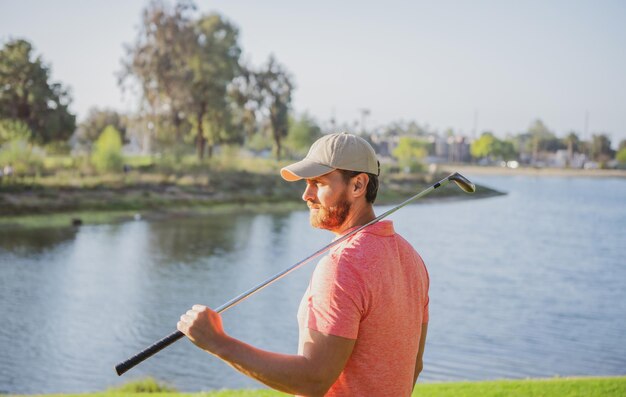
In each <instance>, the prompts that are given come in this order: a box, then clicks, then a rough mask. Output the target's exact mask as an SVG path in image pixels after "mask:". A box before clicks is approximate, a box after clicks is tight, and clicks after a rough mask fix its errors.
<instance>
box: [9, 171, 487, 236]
mask: <svg viewBox="0 0 626 397" xmlns="http://www.w3.org/2000/svg"><path fill="white" fill-rule="evenodd" d="M443 177H445V175H443V174H442V175H437V176H428V175H419V174H416V175H399V174H396V175H386V176H384V177H382V178H381V180H380V183H381V186H380V190H379V197H378V199H377V204H393V203H400V202H401V201H402V200H404V199H406V198H408V197H410V196H412V195H414V194H415V193H417V192H419V191H420V190H422V189H424V188H426V187H427V186H430V185H431V184H432V183H434V182H435V181H436V180H438V179H439V178H443ZM303 190H304V182H302V181H301V182H296V183H287V182H285V181H283V180H282V179H281V178H280V177H279V176H278V170H273V169H271V170H267V169H265V168H261V167H260V168H259V170H258V171H250V170H248V169H244V170H241V169H221V170H202V169H199V170H195V171H194V172H185V173H183V172H172V173H154V172H137V171H134V172H130V173H127V174H111V175H100V176H81V175H55V176H50V177H41V178H37V179H33V180H24V181H14V182H13V183H11V184H4V185H1V186H0V228H1V227H3V228H7V227H25V228H38V227H62V226H69V225H71V224H72V222H73V221H75V222H78V223H81V224H97V223H113V222H118V221H125V220H131V219H135V218H137V217H141V218H144V219H146V218H148V219H150V218H162V217H168V216H184V215H194V216H195V215H202V214H211V213H214V212H222V213H223V212H228V211H237V212H241V211H261V212H268V211H277V210H280V211H289V210H293V209H304V208H305V207H304V205H303V204H302V201H301V195H302V191H303ZM497 194H499V192H496V191H494V190H491V189H489V188H487V187H483V186H479V187H478V190H477V192H476V194H474V195H472V196H467V195H465V194H464V193H462V192H461V191H460V190H459V189H456V188H454V187H446V188H443V189H441V190H438V191H437V192H435V193H433V194H432V195H430V196H429V197H428V198H427V199H441V198H443V197H446V198H449V197H453V198H454V197H463V198H469V197H473V198H479V197H487V196H493V195H497Z"/></svg>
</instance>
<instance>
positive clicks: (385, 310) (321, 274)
mask: <svg viewBox="0 0 626 397" xmlns="http://www.w3.org/2000/svg"><path fill="white" fill-rule="evenodd" d="M428 286H429V278H428V272H427V270H426V267H425V266H424V262H423V261H422V258H421V257H420V256H419V255H418V254H417V252H415V250H414V249H413V247H411V245H410V244H409V243H408V242H407V241H406V240H405V239H403V238H402V237H400V236H399V235H398V234H396V233H395V231H394V229H393V224H392V222H391V221H380V222H377V223H375V224H373V225H371V226H368V227H366V228H365V229H363V230H362V231H360V232H358V233H357V234H355V235H354V236H352V237H351V238H349V239H348V240H346V241H344V242H343V243H341V244H339V245H338V246H336V247H334V248H332V249H331V250H330V252H329V254H328V255H327V256H325V257H323V258H322V259H321V260H320V262H319V263H318V264H317V267H316V268H315V271H314V272H313V276H312V278H311V282H310V284H309V288H308V289H307V291H306V293H305V294H304V296H303V298H302V301H301V302H300V308H299V310H298V324H299V328H300V332H301V333H302V330H303V329H304V328H310V329H313V330H316V331H319V332H322V333H324V334H330V335H336V336H341V337H344V338H349V339H356V340H357V341H356V344H355V346H354V349H353V351H352V355H351V356H350V358H349V359H348V362H347V363H346V366H345V368H344V370H343V371H342V372H341V374H340V375H339V378H338V379H337V381H336V382H335V383H334V384H333V386H332V387H331V389H330V390H329V392H328V394H327V396H393V397H398V396H409V395H410V394H411V391H412V389H413V375H414V371H415V359H416V357H417V351H418V348H419V343H420V335H421V327H422V323H427V322H428ZM299 351H302V346H299Z"/></svg>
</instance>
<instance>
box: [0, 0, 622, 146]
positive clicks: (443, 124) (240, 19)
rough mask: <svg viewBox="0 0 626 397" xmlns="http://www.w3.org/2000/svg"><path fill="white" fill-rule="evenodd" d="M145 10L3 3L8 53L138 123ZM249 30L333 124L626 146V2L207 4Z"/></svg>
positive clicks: (64, 1) (139, 6) (85, 3)
mask: <svg viewBox="0 0 626 397" xmlns="http://www.w3.org/2000/svg"><path fill="white" fill-rule="evenodd" d="M147 4H148V1H144V0H108V1H104V0H102V1H95V0H55V1H44V0H38V1H37V0H20V1H12V0H0V42H2V43H4V42H6V41H7V40H8V39H10V38H25V39H27V40H29V41H30V42H31V43H32V44H33V45H34V47H35V51H36V53H37V54H38V55H41V56H42V58H43V60H44V61H45V62H46V63H47V64H48V65H50V66H51V70H52V80H54V81H59V82H61V83H62V84H63V85H64V86H66V87H70V88H71V92H72V97H73V103H72V106H71V110H72V111H74V112H75V113H76V114H77V116H78V119H79V120H82V119H83V118H84V117H85V116H86V114H87V111H88V110H89V109H90V108H92V107H98V108H112V109H116V110H118V111H124V112H131V111H136V109H137V108H138V106H137V103H138V98H136V97H132V96H130V95H128V94H126V95H123V94H122V91H121V90H120V89H119V87H118V85H117V79H116V77H115V73H116V72H117V71H119V70H120V69H121V59H122V58H123V57H124V56H125V50H124V45H125V44H130V43H132V42H133V41H134V40H135V38H136V37H137V32H138V25H139V22H140V17H141V11H142V10H143V9H144V8H145V7H146V5H147ZM197 4H198V6H199V10H200V11H201V12H203V13H208V12H218V13H220V14H221V15H222V16H224V17H226V18H227V19H228V20H229V21H230V22H232V23H234V24H235V25H237V26H238V28H239V30H240V44H241V48H242V50H243V59H245V60H246V61H247V62H249V63H250V64H252V65H256V66H260V65H262V64H263V63H265V62H266V60H267V58H268V57H269V55H270V54H274V55H275V56H276V58H277V59H278V60H279V61H280V62H281V63H282V64H283V65H284V66H285V67H286V68H287V69H288V70H289V71H290V73H291V74H292V76H293V77H294V80H295V83H296V90H295V92H294V96H293V108H294V110H295V111H296V112H297V113H298V114H302V113H303V112H308V113H309V114H310V115H311V116H313V117H315V118H316V119H317V120H318V122H319V123H321V124H322V125H329V120H330V119H331V118H332V117H334V118H335V119H336V120H338V121H339V122H340V123H347V124H348V125H349V126H352V127H353V128H354V129H357V128H358V129H360V128H361V127H360V124H359V123H361V121H362V109H367V110H369V115H368V116H367V117H366V118H365V119H364V124H365V128H366V129H372V128H375V127H379V126H381V125H385V124H389V123H391V122H397V121H405V122H407V121H412V120H413V121H416V122H417V123H419V124H420V125H427V126H429V127H430V128H431V129H436V130H438V131H444V130H446V129H448V128H452V129H454V130H455V131H456V132H458V133H463V134H465V135H468V136H474V135H479V134H480V132H482V131H486V130H488V131H492V132H494V133H495V134H496V135H498V136H505V135H506V134H508V133H512V134H516V133H519V132H522V131H525V130H526V129H527V128H528V126H529V125H530V124H531V123H532V122H533V121H534V120H535V119H541V120H542V121H543V122H544V123H545V124H546V125H547V126H548V128H550V129H551V130H552V131H554V132H555V133H556V134H557V135H558V136H565V135H566V134H567V133H568V132H570V131H575V132H577V133H578V134H579V136H581V137H582V138H583V139H588V138H589V137H590V136H591V134H592V133H606V134H607V135H608V136H609V137H610V138H611V140H612V141H613V146H614V147H616V146H617V143H618V142H619V141H620V140H622V139H626V1H621V0H617V1H610V0H596V1H577V0H572V1H559V0H552V1H545V0H543V1H535V0H528V1H506V0H501V1H482V0H476V1H470V0H467V1H449V0H440V1H428V2H426V1H399V0H387V1H376V2H374V1H365V0H361V1H328V0H319V1H315V2H304V1H299V2H297V1H271V0H269V1H264V2H260V1H250V0H241V1H236V0H230V1H227V0H216V1H202V2H200V1H197Z"/></svg>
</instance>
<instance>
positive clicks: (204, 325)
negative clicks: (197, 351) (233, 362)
mask: <svg viewBox="0 0 626 397" xmlns="http://www.w3.org/2000/svg"><path fill="white" fill-rule="evenodd" d="M176 328H178V330H179V331H180V332H182V333H183V334H185V335H186V336H187V338H189V340H190V341H192V342H193V343H194V344H195V345H196V346H198V347H199V348H201V349H203V350H206V351H208V352H210V353H213V354H217V351H218V350H219V348H220V346H222V345H223V342H224V341H225V340H226V339H227V338H228V336H227V335H226V333H225V332H224V327H223V326H222V317H221V316H220V315H219V314H218V313H217V312H215V311H213V310H211V309H209V308H208V307H206V306H202V305H194V306H193V307H192V308H191V309H190V310H188V311H187V313H185V314H183V315H182V316H180V321H179V322H178V324H176Z"/></svg>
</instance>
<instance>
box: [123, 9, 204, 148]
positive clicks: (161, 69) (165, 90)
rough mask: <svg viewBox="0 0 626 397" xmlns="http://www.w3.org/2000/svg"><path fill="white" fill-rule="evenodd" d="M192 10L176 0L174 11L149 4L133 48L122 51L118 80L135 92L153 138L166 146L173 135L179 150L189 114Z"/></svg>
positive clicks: (125, 87)
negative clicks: (161, 140)
mask: <svg viewBox="0 0 626 397" xmlns="http://www.w3.org/2000/svg"><path fill="white" fill-rule="evenodd" d="M195 10H196V7H195V5H194V4H193V3H192V2H190V1H184V0H183V1H178V2H177V3H176V4H175V5H174V7H168V6H167V5H166V4H165V3H163V2H162V1H158V0H153V1H152V2H151V3H150V4H149V5H148V7H146V9H145V10H144V11H143V14H142V22H141V25H140V29H139V33H138V35H137V38H136V40H135V43H134V44H133V45H128V46H126V59H125V60H123V61H122V70H121V71H120V72H119V75H118V77H119V80H118V82H119V85H120V86H121V87H122V89H124V90H127V89H136V88H138V90H139V92H140V94H141V97H142V107H143V110H144V111H145V112H147V113H148V117H146V123H147V124H148V125H150V126H151V128H148V131H149V132H151V133H152V134H153V137H159V138H161V139H165V140H166V141H170V140H169V139H167V136H168V135H169V134H171V132H172V130H173V133H174V139H173V141H175V142H176V143H177V144H178V145H180V144H182V142H183V136H184V134H185V132H184V130H183V128H184V126H185V118H186V117H187V115H188V113H189V112H188V101H189V86H188V85H189V82H190V80H191V75H190V71H189V67H188V61H189V57H190V55H189V54H190V53H191V52H192V48H193V47H194V42H195V41H196V38H195V36H194V30H193V24H194V19H193V17H194V12H195ZM167 119H169V120H170V121H169V122H167V121H166V120H167ZM170 126H172V127H173V128H172V130H170V129H169V127H170ZM160 129H164V130H165V133H162V132H161V131H160Z"/></svg>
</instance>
